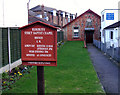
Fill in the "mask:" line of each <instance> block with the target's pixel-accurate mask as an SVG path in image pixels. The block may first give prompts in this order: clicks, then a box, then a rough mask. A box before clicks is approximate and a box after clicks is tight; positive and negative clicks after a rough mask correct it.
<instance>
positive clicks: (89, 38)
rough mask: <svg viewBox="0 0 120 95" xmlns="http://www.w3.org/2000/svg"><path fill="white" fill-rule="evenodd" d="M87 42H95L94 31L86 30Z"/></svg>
mask: <svg viewBox="0 0 120 95" xmlns="http://www.w3.org/2000/svg"><path fill="white" fill-rule="evenodd" d="M85 33H86V43H93V31H86V32H85Z"/></svg>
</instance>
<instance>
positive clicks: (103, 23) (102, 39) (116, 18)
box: [101, 9, 118, 43]
mask: <svg viewBox="0 0 120 95" xmlns="http://www.w3.org/2000/svg"><path fill="white" fill-rule="evenodd" d="M106 13H114V20H106ZM102 15H104V21H102ZM116 22H118V9H111V10H110V9H105V10H103V11H102V12H101V42H102V43H104V41H105V39H104V36H103V29H104V28H105V27H107V26H109V25H112V24H114V23H116Z"/></svg>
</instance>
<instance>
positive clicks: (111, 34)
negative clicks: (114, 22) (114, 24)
mask: <svg viewBox="0 0 120 95" xmlns="http://www.w3.org/2000/svg"><path fill="white" fill-rule="evenodd" d="M110 38H111V39H113V31H111V32H110Z"/></svg>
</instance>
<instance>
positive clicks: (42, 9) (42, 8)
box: [41, 4, 44, 18]
mask: <svg viewBox="0 0 120 95" xmlns="http://www.w3.org/2000/svg"><path fill="white" fill-rule="evenodd" d="M41 12H42V18H44V5H43V4H42V6H41Z"/></svg>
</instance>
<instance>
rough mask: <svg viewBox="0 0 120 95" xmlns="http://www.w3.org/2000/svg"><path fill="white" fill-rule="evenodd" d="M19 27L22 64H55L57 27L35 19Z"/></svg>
mask: <svg viewBox="0 0 120 95" xmlns="http://www.w3.org/2000/svg"><path fill="white" fill-rule="evenodd" d="M20 29H21V52H22V54H21V58H22V64H23V65H36V66H56V65H57V63H56V61H57V28H56V27H54V26H51V25H48V24H46V23H43V22H39V21H37V22H35V23H32V24H29V25H27V26H24V27H21V28H20Z"/></svg>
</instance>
